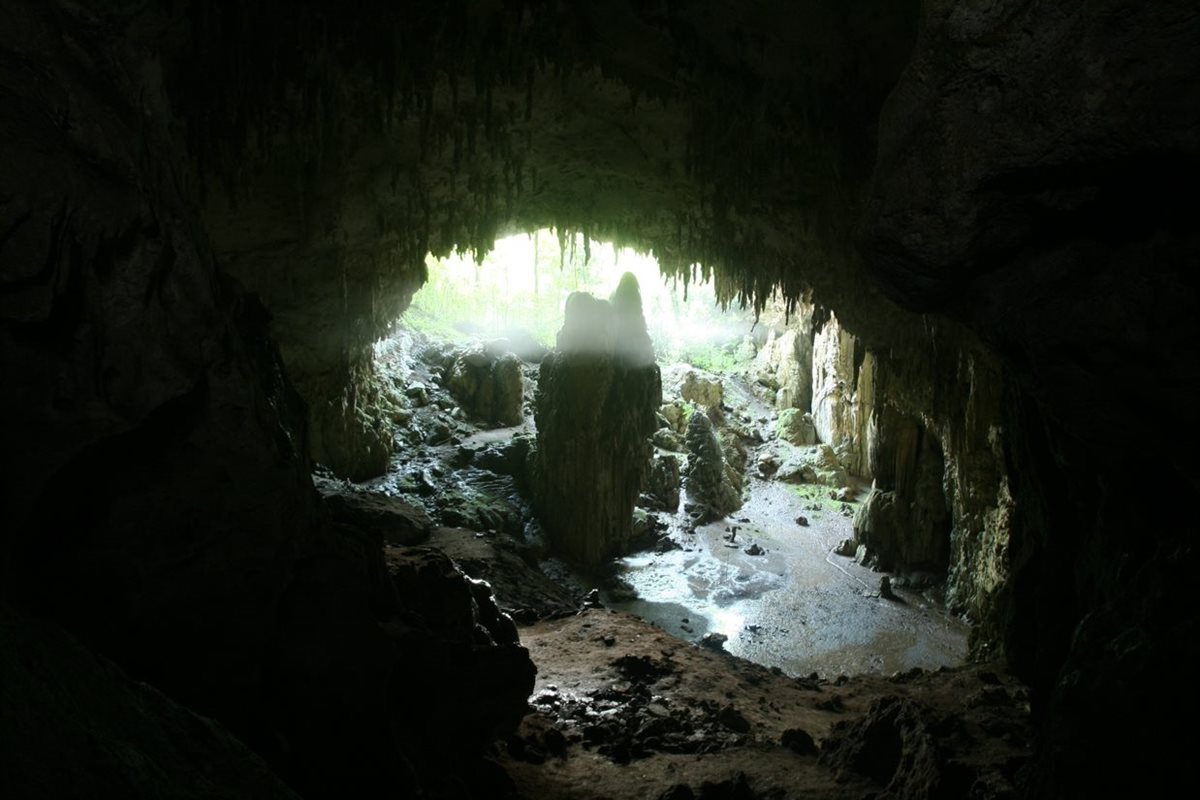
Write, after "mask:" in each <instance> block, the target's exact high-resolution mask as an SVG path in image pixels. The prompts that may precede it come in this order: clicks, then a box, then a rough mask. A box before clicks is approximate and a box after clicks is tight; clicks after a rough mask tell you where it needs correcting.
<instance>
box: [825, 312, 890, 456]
mask: <svg viewBox="0 0 1200 800" xmlns="http://www.w3.org/2000/svg"><path fill="white" fill-rule="evenodd" d="M814 327H815V328H816V333H815V335H814V338H813V347H812V398H813V399H812V416H813V423H814V424H815V425H816V429H817V436H818V437H819V438H820V440H821V441H822V442H827V443H828V444H830V445H832V446H833V449H834V451H835V452H836V453H837V454H838V459H839V460H840V461H841V462H842V464H843V465H844V466H845V467H846V469H848V470H849V471H850V472H851V473H852V474H854V475H867V474H868V456H867V453H868V451H869V450H870V446H871V445H870V441H871V435H872V431H871V416H872V414H873V413H874V412H875V406H876V398H875V385H874V384H875V382H874V376H875V358H874V356H872V355H871V354H870V353H869V352H868V351H867V349H866V346H865V344H864V343H863V342H862V341H860V340H859V339H857V338H855V337H854V336H853V335H852V334H851V333H850V332H849V331H847V330H846V329H845V327H843V326H842V325H841V324H840V323H839V322H838V320H837V317H836V316H834V315H832V314H831V315H829V318H828V319H826V320H825V321H824V322H823V323H822V324H821V325H819V326H814Z"/></svg>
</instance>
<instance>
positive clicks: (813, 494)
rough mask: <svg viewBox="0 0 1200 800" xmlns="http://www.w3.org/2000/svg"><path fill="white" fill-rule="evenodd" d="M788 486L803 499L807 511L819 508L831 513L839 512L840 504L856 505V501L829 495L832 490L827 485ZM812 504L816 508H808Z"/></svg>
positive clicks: (852, 506) (804, 484) (805, 484)
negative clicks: (835, 498) (837, 498)
mask: <svg viewBox="0 0 1200 800" xmlns="http://www.w3.org/2000/svg"><path fill="white" fill-rule="evenodd" d="M790 488H791V490H792V491H793V492H795V493H796V494H797V495H799V496H800V499H801V500H803V501H804V508H806V509H808V510H809V511H816V510H819V511H829V512H833V513H840V512H841V510H842V506H844V505H848V506H850V507H851V508H854V507H855V506H856V505H858V504H857V503H856V502H846V501H843V500H834V499H833V498H832V497H830V496H829V494H830V492H832V491H833V489H831V488H829V487H828V486H825V485H824V484H819V483H802V484H799V485H798V486H792V487H790ZM813 505H816V506H818V507H819V508H818V509H812V508H810V506H813Z"/></svg>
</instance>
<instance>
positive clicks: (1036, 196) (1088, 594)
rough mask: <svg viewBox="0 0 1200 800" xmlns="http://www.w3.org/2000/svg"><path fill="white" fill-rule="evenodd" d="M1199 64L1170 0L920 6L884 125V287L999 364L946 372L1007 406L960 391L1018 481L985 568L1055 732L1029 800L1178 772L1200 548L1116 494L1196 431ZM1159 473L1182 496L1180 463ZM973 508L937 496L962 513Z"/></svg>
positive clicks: (1190, 23) (878, 219)
mask: <svg viewBox="0 0 1200 800" xmlns="http://www.w3.org/2000/svg"><path fill="white" fill-rule="evenodd" d="M1197 42H1200V17H1198V16H1197V14H1196V13H1195V9H1194V7H1193V6H1192V5H1190V4H1188V3H1184V2H1162V3H1154V4H1144V5H1139V6H1137V7H1131V6H1128V5H1126V4H1124V3H1120V2H1099V3H1092V4H1088V5H1086V6H1076V5H1068V4H1063V5H1055V6H1047V5H1045V4H1040V3H1032V2H1015V1H1014V2H1004V3H996V4H991V5H987V6H973V5H964V4H956V3H951V2H943V1H942V0H931V2H927V3H925V4H924V7H923V11H922V28H921V34H920V37H919V40H918V44H917V47H916V49H915V51H914V54H913V60H912V63H911V64H910V66H909V68H908V69H907V70H906V72H905V74H904V76H903V78H902V79H901V81H900V83H899V84H898V86H897V87H896V90H895V91H894V92H893V93H892V95H891V97H890V98H889V100H888V103H887V104H886V106H885V108H884V110H883V113H882V116H881V119H880V134H881V136H880V149H879V159H878V163H877V166H876V172H875V177H874V185H873V189H872V194H871V201H870V203H869V207H868V211H867V215H866V218H865V226H864V227H865V248H866V252H867V255H868V259H869V261H870V263H871V265H872V269H873V270H874V272H875V274H876V275H877V276H878V277H879V278H880V280H881V281H882V282H883V283H884V284H885V285H886V286H887V287H888V288H889V291H890V292H891V293H892V295H893V296H895V297H897V298H899V299H900V301H901V302H903V303H904V304H905V305H906V306H908V307H910V308H914V309H916V310H920V311H925V312H929V316H930V318H934V317H935V315H936V316H948V317H952V318H956V319H958V320H961V321H962V322H963V323H964V324H965V325H966V326H968V327H969V328H970V329H971V330H973V331H975V332H977V334H978V335H979V337H980V338H981V339H982V340H983V341H984V342H985V343H986V344H985V347H986V349H987V350H989V351H991V352H992V353H994V354H996V355H992V356H987V357H986V358H978V357H976V356H975V355H972V354H970V352H969V351H968V352H967V353H964V354H962V355H960V356H958V357H957V359H956V360H957V361H958V366H957V369H956V370H955V371H954V372H953V373H950V374H956V375H958V376H959V377H960V379H962V380H964V381H969V382H970V383H971V384H973V385H975V386H977V387H980V388H982V387H984V386H986V385H988V384H992V383H994V382H995V381H996V380H997V379H999V381H1000V383H1001V387H1000V389H999V392H998V398H999V399H998V401H997V400H994V399H993V400H988V401H987V402H986V403H984V404H980V403H979V400H980V399H981V398H983V397H984V396H985V393H982V392H979V391H976V390H972V391H969V392H962V390H958V392H957V393H961V394H966V397H965V398H964V399H965V400H966V401H967V403H966V404H965V405H963V406H960V407H959V408H958V409H957V411H956V412H954V416H956V417H959V418H962V417H963V416H965V417H966V419H965V423H966V424H965V425H964V426H962V427H961V428H960V432H961V433H963V434H968V435H967V436H966V438H963V439H962V440H961V442H960V444H961V446H963V447H966V448H971V449H973V450H974V451H976V452H979V451H984V452H986V450H987V449H988V448H989V447H993V446H994V447H996V449H997V452H996V453H995V456H994V458H993V459H992V463H995V464H1003V465H1005V467H1006V471H1007V477H1006V478H1005V479H1004V485H1003V489H1004V494H1005V495H1007V496H1010V497H1011V498H1012V500H1011V503H1010V504H1009V507H1008V510H1007V511H1005V512H1003V513H1001V514H995V515H992V516H991V517H989V518H987V519H986V520H985V522H986V525H985V527H984V532H983V535H982V537H981V539H980V541H979V542H978V543H977V547H978V548H979V549H980V550H983V551H986V550H987V549H988V547H990V546H993V544H994V543H993V542H990V541H989V540H988V539H989V536H990V535H991V532H992V531H999V530H1002V529H1006V530H1007V531H1008V532H1009V537H1008V545H1007V547H1008V553H1007V556H1006V558H1005V560H1004V561H1005V563H1006V566H1007V570H1008V579H1007V581H1005V583H1004V585H1003V586H999V587H997V594H998V597H997V602H996V603H995V605H996V606H997V607H998V608H999V609H1001V613H1000V615H999V618H998V619H996V621H995V622H996V624H998V626H999V627H998V628H997V629H996V630H995V634H997V635H999V636H1002V637H1003V641H1004V646H1005V651H1006V654H1007V656H1008V659H1009V663H1010V664H1011V665H1012V666H1013V667H1014V668H1015V669H1016V670H1017V671H1018V673H1019V674H1021V675H1023V676H1024V677H1025V678H1026V679H1027V680H1029V681H1030V682H1031V683H1032V685H1033V687H1034V692H1035V694H1034V697H1035V707H1037V708H1040V709H1042V713H1043V715H1044V716H1042V719H1043V722H1044V729H1043V734H1044V739H1043V741H1042V743H1041V749H1040V753H1041V755H1042V760H1041V762H1040V765H1039V769H1038V771H1037V776H1038V783H1037V789H1036V790H1035V791H1043V792H1046V793H1048V794H1078V795H1082V794H1086V793H1088V792H1092V791H1094V792H1111V791H1113V790H1114V789H1115V788H1116V787H1121V788H1122V789H1123V790H1126V789H1128V790H1135V791H1136V789H1134V787H1135V786H1137V785H1138V784H1139V782H1140V781H1143V780H1145V779H1146V778H1147V776H1150V775H1154V774H1155V771H1156V770H1157V768H1158V765H1161V764H1164V763H1169V762H1171V761H1172V760H1174V759H1175V758H1179V757H1182V758H1186V757H1187V756H1186V755H1184V753H1185V752H1186V750H1187V747H1188V746H1187V745H1184V744H1183V743H1182V742H1181V741H1180V740H1179V739H1177V738H1175V737H1174V736H1173V735H1172V734H1170V733H1168V732H1167V726H1163V725H1161V724H1160V722H1159V721H1157V720H1156V719H1155V717H1156V711H1155V709H1156V708H1157V707H1158V704H1159V700H1158V699H1157V698H1156V697H1155V695H1156V694H1157V690H1156V688H1154V687H1161V686H1164V685H1170V686H1175V687H1178V688H1179V689H1180V692H1181V694H1179V695H1176V696H1174V697H1172V700H1171V703H1170V704H1169V705H1170V706H1171V707H1172V709H1174V710H1176V711H1184V710H1186V711H1184V713H1191V711H1194V710H1195V709H1196V707H1197V696H1196V689H1195V684H1194V681H1193V680H1192V679H1191V677H1190V676H1189V675H1188V674H1187V670H1188V669H1190V668H1189V667H1186V666H1184V665H1188V664H1191V663H1194V661H1195V657H1196V653H1195V650H1196V647H1197V644H1196V642H1197V639H1196V638H1195V636H1194V629H1195V625H1196V622H1195V619H1196V617H1195V603H1194V600H1190V599H1185V598H1184V597H1183V596H1182V593H1183V592H1185V591H1187V590H1186V589H1185V588H1184V587H1185V586H1187V585H1188V584H1189V583H1190V581H1189V580H1188V579H1186V578H1182V576H1183V575H1185V574H1188V573H1189V571H1192V570H1194V568H1195V558H1196V556H1195V553H1196V550H1195V547H1194V545H1193V544H1192V543H1191V542H1190V541H1188V539H1189V538H1190V534H1188V533H1184V531H1190V529H1191V527H1193V526H1191V525H1190V523H1189V522H1187V521H1184V520H1183V519H1182V518H1181V516H1182V515H1183V514H1185V513H1186V512H1182V509H1181V507H1180V506H1176V505H1174V504H1166V505H1165V506H1161V507H1160V511H1161V514H1160V515H1156V516H1157V519H1155V520H1154V521H1153V522H1150V521H1148V520H1147V518H1146V511H1147V509H1146V504H1145V502H1144V498H1142V497H1140V496H1139V493H1137V492H1131V491H1129V490H1128V488H1127V487H1128V480H1129V474H1130V473H1129V466H1130V464H1133V463H1137V462H1138V461H1139V460H1140V458H1141V457H1140V456H1139V455H1138V454H1139V453H1140V452H1142V451H1143V448H1144V444H1145V441H1146V437H1147V436H1151V437H1154V436H1157V435H1161V434H1162V433H1163V432H1164V431H1167V430H1187V431H1191V430H1195V426H1196V414H1197V413H1198V412H1197V407H1196V405H1195V404H1194V403H1193V402H1192V401H1191V400H1190V396H1191V392H1190V391H1189V390H1186V389H1185V388H1184V387H1195V386H1197V385H1200V382H1198V379H1200V374H1198V370H1200V366H1198V365H1200V359H1198V358H1197V357H1196V356H1197V352H1196V350H1197V346H1198V342H1200V339H1198V338H1197V333H1198V331H1197V317H1196V314H1195V308H1196V300H1197V285H1196V273H1195V270H1194V268H1193V265H1194V264H1195V258H1196V253H1197V252H1198V251H1200V247H1198V246H1200V239H1198V233H1197V229H1196V227H1195V225H1194V220H1195V219H1196V199H1195V192H1194V191H1193V190H1192V186H1193V185H1194V183H1195V177H1196V174H1197V170H1196V168H1197V164H1198V163H1200V162H1198V158H1200V137H1198V136H1197V131H1198V130H1200V98H1198V96H1197V92H1196V90H1195V83H1194V76H1195V75H1196V74H1197V71H1198V70H1200V47H1198V46H1197ZM942 330H943V329H942V328H941V325H940V324H939V326H938V328H937V330H936V331H935V334H934V336H933V338H932V343H933V344H935V345H936V346H938V348H939V352H943V348H942V344H943V342H944V341H945V339H943V338H941V337H942ZM955 338H957V337H955ZM939 358H942V359H943V360H944V361H947V362H948V361H950V360H951V359H952V358H953V357H947V356H945V355H941V356H939ZM997 359H999V363H1003V365H1004V369H1005V370H1006V371H1009V375H1010V376H1011V380H1010V379H1006V378H1005V377H1004V376H1003V373H1000V374H996V373H995V372H994V367H993V366H992V364H995V363H997ZM947 365H948V366H949V364H947ZM898 367H899V368H900V369H907V365H906V364H900V365H898ZM1119 386H1122V387H1136V388H1133V389H1132V390H1131V391H1123V390H1121V389H1119V388H1118V387H1119ZM986 394H991V395H992V396H993V397H996V396H997V394H996V393H995V392H988V393H986ZM989 405H994V407H992V408H988V406H989ZM927 407H929V406H927ZM933 408H936V406H934V407H933ZM1150 420H1154V422H1150ZM999 431H1002V432H1003V436H1002V437H997V436H996V435H995V434H996V433H997V432H999ZM939 438H941V440H942V441H943V444H946V442H947V439H946V438H945V437H944V436H942V437H939ZM955 439H956V437H954V436H952V437H951V439H950V441H951V443H953V442H954V441H955ZM953 449H954V448H953V447H947V448H946V453H947V458H948V459H949V458H951V457H952V451H953ZM976 467H977V468H979V469H988V468H989V467H988V464H987V461H986V460H980V461H978V462H977V463H976ZM1154 471H1155V480H1156V482H1157V483H1159V484H1160V485H1169V486H1177V487H1179V488H1180V489H1181V490H1182V491H1185V492H1187V493H1189V495H1191V494H1194V493H1195V490H1196V486H1197V469H1196V462H1195V460H1194V459H1192V458H1190V457H1189V456H1186V455H1185V454H1184V452H1182V451H1179V450H1176V449H1173V448H1172V449H1171V450H1170V451H1169V452H1167V453H1165V454H1164V456H1163V457H1162V458H1161V459H1158V460H1157V463H1156V465H1155V468H1154ZM969 473H970V470H968V474H969ZM973 485H975V482H974V481H969V482H964V483H962V484H960V485H957V486H952V487H950V488H952V489H953V493H954V495H955V496H966V497H968V498H969V497H970V493H971V490H972V487H973ZM1115 730H1131V731H1132V730H1136V731H1138V734H1137V736H1135V737H1129V738H1123V739H1122V740H1121V741H1117V740H1115V739H1114V738H1112V736H1111V735H1110V734H1111V732H1112V731H1115ZM1134 739H1136V741H1134ZM1173 774H1176V775H1177V773H1173Z"/></svg>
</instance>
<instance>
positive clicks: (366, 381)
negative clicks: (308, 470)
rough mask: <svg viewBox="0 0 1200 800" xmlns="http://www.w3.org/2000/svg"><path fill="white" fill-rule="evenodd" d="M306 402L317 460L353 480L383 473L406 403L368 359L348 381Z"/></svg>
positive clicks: (351, 371) (311, 447) (355, 368)
mask: <svg viewBox="0 0 1200 800" xmlns="http://www.w3.org/2000/svg"><path fill="white" fill-rule="evenodd" d="M332 386H334V387H336V388H331V393H330V395H319V396H317V397H315V398H314V399H313V400H312V401H311V402H310V404H309V406H308V431H309V447H308V449H309V453H311V454H312V457H313V460H314V461H316V462H317V463H319V464H322V465H324V466H326V467H328V468H329V469H330V470H331V471H332V472H333V473H335V474H336V475H339V476H341V477H343V478H348V479H349V480H352V481H362V480H366V479H367V478H373V477H375V476H377V475H382V474H383V473H385V472H386V471H387V467H388V462H389V460H390V458H391V456H392V453H393V451H394V449H395V443H394V441H393V434H394V431H395V427H396V423H397V422H398V421H399V420H400V419H401V418H403V415H404V414H405V413H406V410H405V409H406V404H405V402H404V401H403V400H402V399H401V398H400V395H399V394H398V392H397V391H396V389H395V388H394V387H393V386H392V385H391V383H390V382H389V381H387V380H385V379H384V378H382V376H380V375H379V374H378V373H377V372H376V370H375V367H374V365H373V363H372V362H370V361H364V362H361V363H355V364H354V365H353V366H351V367H350V369H349V374H348V375H347V376H346V377H345V378H344V383H342V382H338V383H336V384H332Z"/></svg>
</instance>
